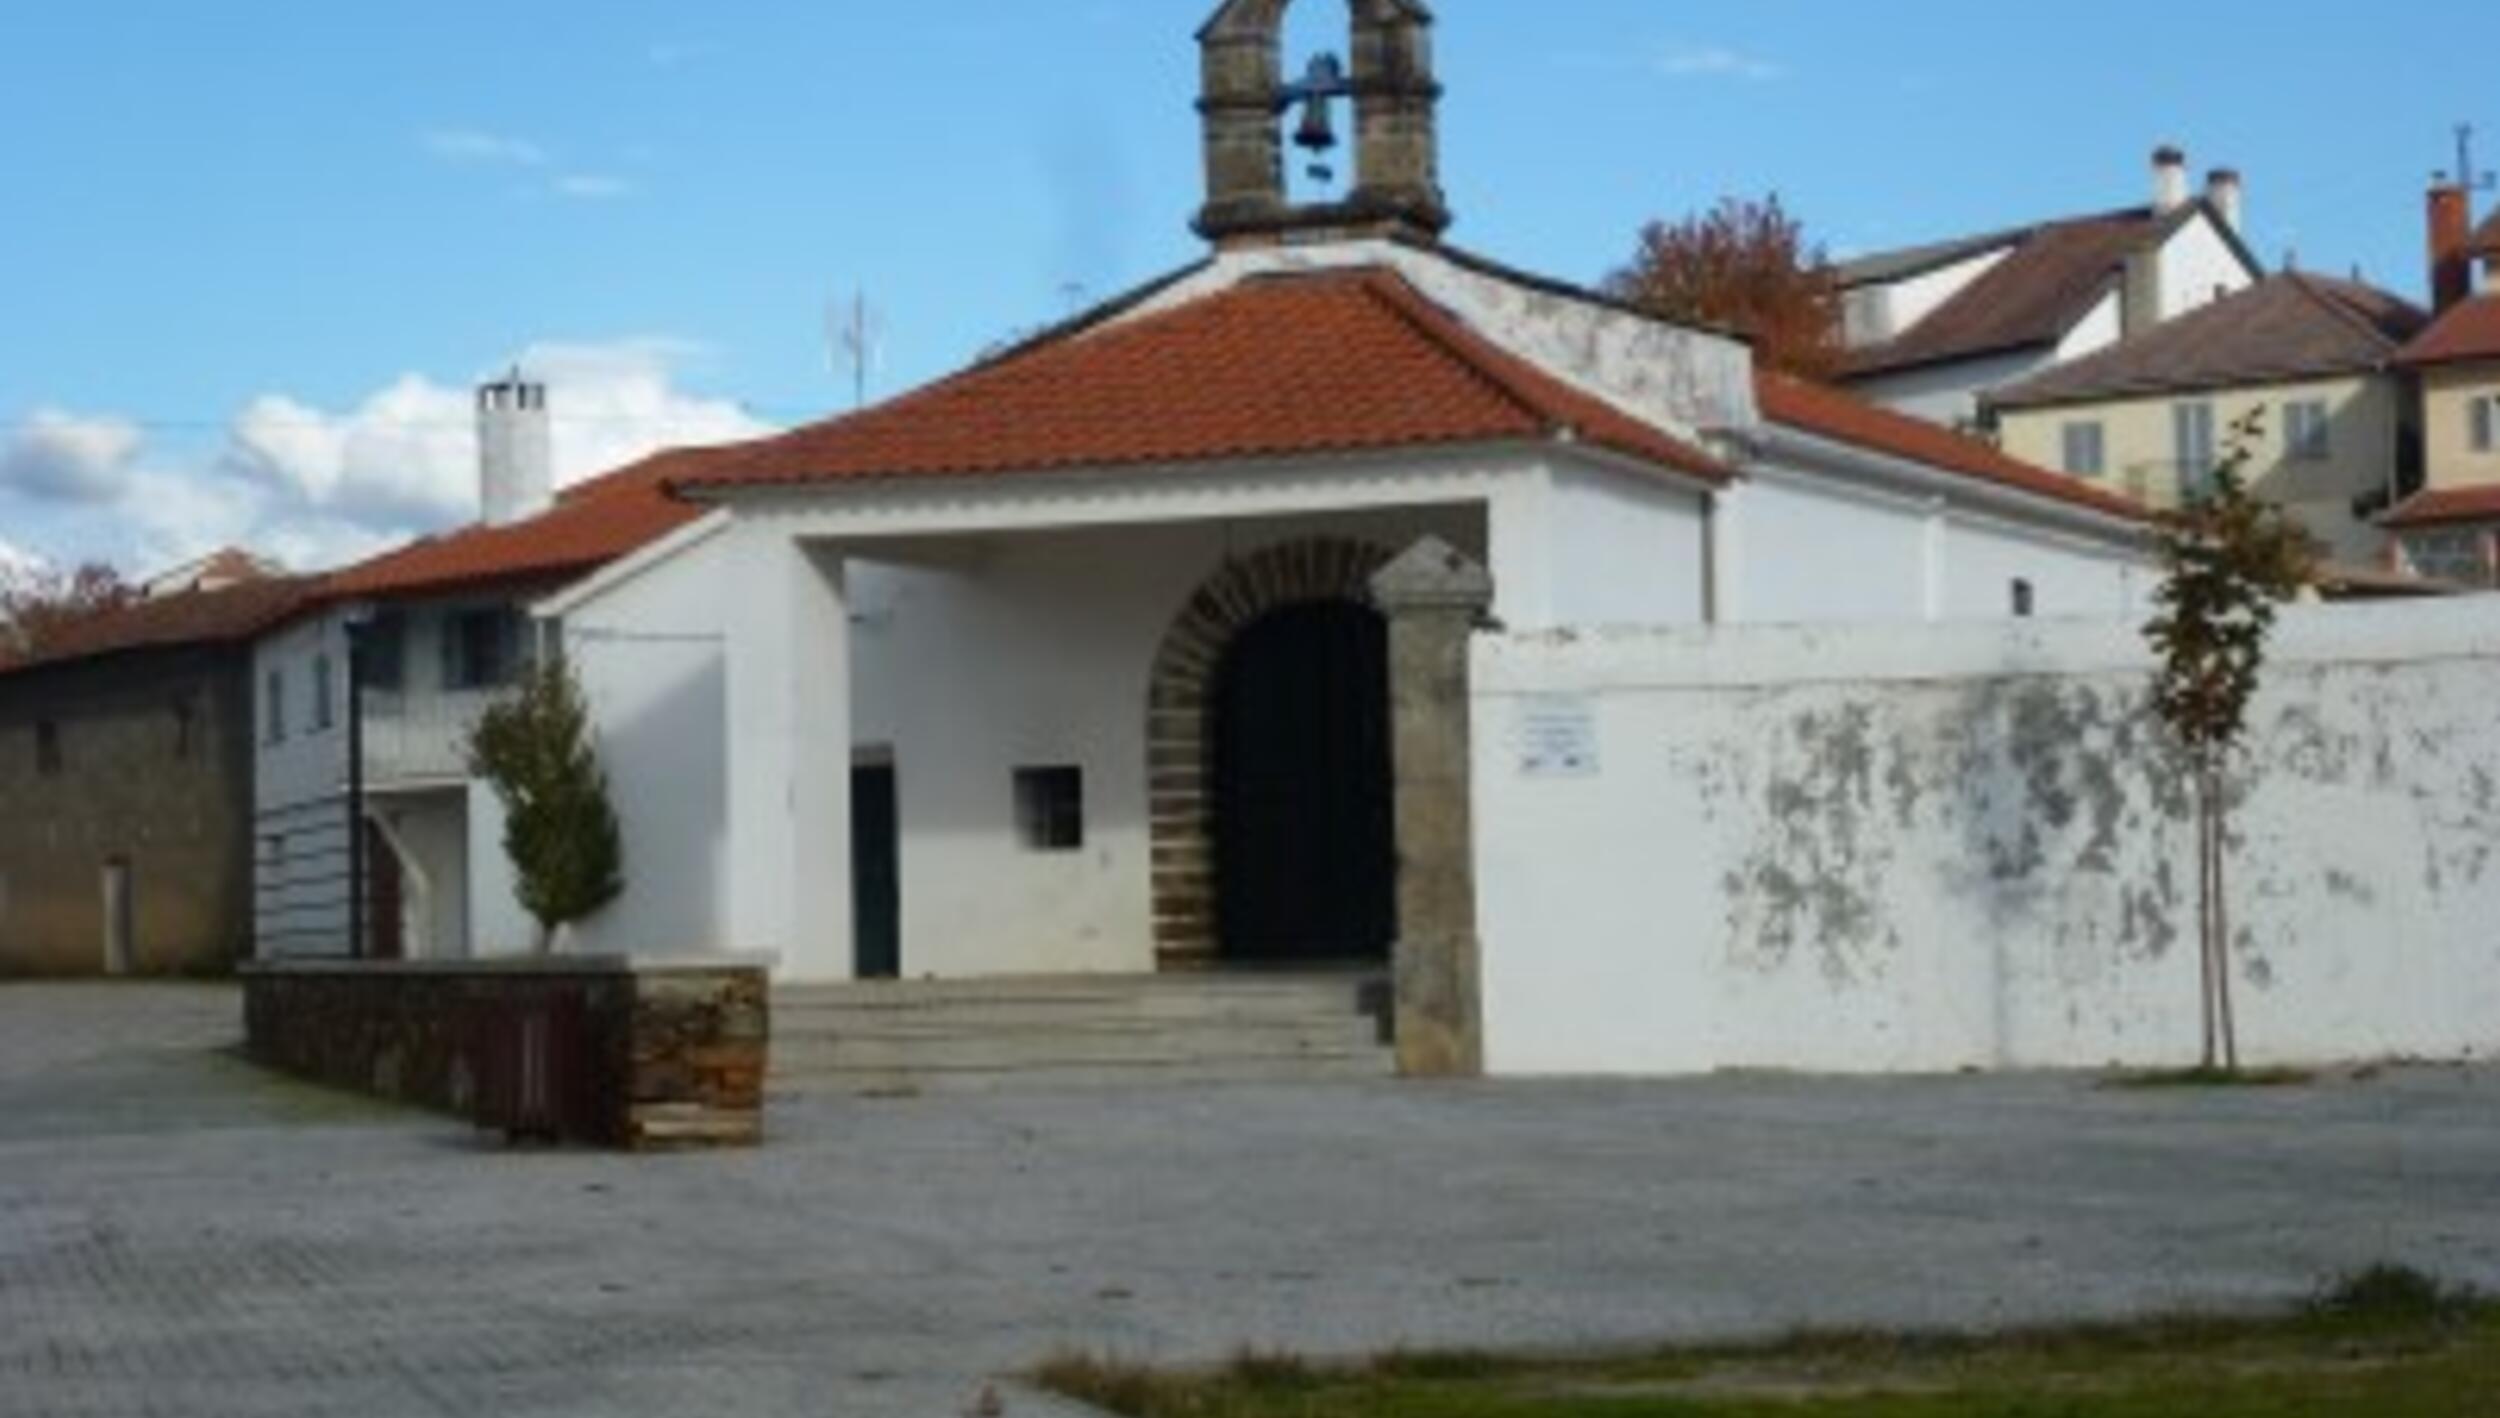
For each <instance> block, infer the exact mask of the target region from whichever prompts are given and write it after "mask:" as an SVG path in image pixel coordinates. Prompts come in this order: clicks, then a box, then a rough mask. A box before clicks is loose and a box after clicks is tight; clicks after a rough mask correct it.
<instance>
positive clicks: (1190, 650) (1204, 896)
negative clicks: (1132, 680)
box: [1146, 537, 1394, 970]
mask: <svg viewBox="0 0 2500 1418" xmlns="http://www.w3.org/2000/svg"><path fill="white" fill-rule="evenodd" d="M1393 556H1394V553H1392V552H1390V551H1389V550H1387V549H1386V548H1383V547H1380V546H1377V545H1374V544H1372V543H1369V542H1363V541H1357V540H1354V539H1352V538H1346V537H1310V538H1302V539H1297V540H1294V541H1289V542H1280V543H1278V544H1276V545H1274V546H1270V547H1265V548H1262V549H1260V550H1258V551H1256V552H1252V553H1251V554H1249V555H1247V556H1243V557H1237V558H1234V559H1231V560H1228V561H1227V562H1225V564H1224V565H1223V566H1222V567H1221V568H1219V569H1218V570H1217V571H1216V573H1215V574H1214V575H1212V576H1210V577H1208V578H1207V580H1206V581H1205V582H1204V583H1202V584H1201V585H1200V586H1199V587H1198V589H1197V591H1196V592H1195V593H1193V594H1192V595H1191V596H1190V598H1189V601H1188V603H1187V604H1186V605H1184V606H1183V607H1182V608H1181V611H1180V614H1179V615H1177V616H1175V617H1174V618H1173V621H1172V625H1171V628H1170V629H1169V630H1168V631H1166V632H1165V633H1164V637H1163V643H1162V646H1161V647H1160V648H1159V649H1158V650H1157V651H1156V652H1155V658H1154V668H1153V670H1152V672H1151V674H1150V675H1149V677H1148V679H1147V682H1146V785H1147V786H1146V794H1147V804H1148V832H1147V836H1148V840H1149V843H1150V846H1151V849H1152V853H1153V878H1154V941H1155V959H1156V963H1157V965H1158V966H1159V967H1160V968H1162V969H1164V970H1192V969H1204V968H1207V967H1209V966H1212V965H1213V964H1214V963H1215V961H1216V958H1217V954H1218V950H1219V942H1218V941H1217V939H1216V895H1215V893H1216V889H1217V887H1216V880H1215V773H1214V762H1213V751H1214V736H1213V725H1212V723H1211V718H1212V714H1211V711H1212V709H1213V707H1214V702H1215V677H1216V672H1217V671H1218V670H1219V669H1221V668H1222V667H1223V663H1224V653H1225V650H1226V648H1227V647H1228V646H1230V645H1231V643H1232V640H1233V637H1234V636H1235V635H1238V634H1239V633H1240V632H1241V631H1242V630H1243V629H1244V628H1246V627H1248V626H1250V625H1251V624H1253V623H1255V622H1256V621H1258V620H1259V619H1260V618H1262V617H1264V616H1266V615H1267V614H1269V613H1270V612H1272V611H1278V610H1282V609H1284V608H1286V607H1288V606H1297V605H1308V604H1311V603H1313V602H1317V601H1353V602H1357V603H1360V604H1363V605H1369V604H1370V603H1371V578H1372V575H1373V573H1375V572H1377V571H1379V570H1380V569H1381V568H1382V567H1383V566H1386V565H1387V564H1388V563H1389V561H1390V560H1391V559H1392V557H1393Z"/></svg>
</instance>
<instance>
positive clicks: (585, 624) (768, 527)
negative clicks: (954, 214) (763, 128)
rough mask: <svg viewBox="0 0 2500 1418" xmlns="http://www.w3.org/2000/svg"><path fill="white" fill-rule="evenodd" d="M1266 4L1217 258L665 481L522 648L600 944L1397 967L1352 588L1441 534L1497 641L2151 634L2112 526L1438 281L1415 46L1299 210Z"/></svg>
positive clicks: (2065, 493)
mask: <svg viewBox="0 0 2500 1418" xmlns="http://www.w3.org/2000/svg"><path fill="white" fill-rule="evenodd" d="M1280 8H1281V7H1280V6H1277V5H1273V4H1270V5H1259V4H1245V3H1236V4H1232V5H1228V6H1226V7H1225V9H1224V10H1223V12H1222V13H1220V14H1219V15H1218V16H1217V17H1216V19H1215V20H1214V21H1213V23H1212V24H1211V25H1210V26H1209V27H1208V29H1207V31H1206V32H1205V35H1204V37H1203V43H1204V45H1205V48H1206V64H1207V76H1208V94H1207V103H1206V105H1205V111H1206V113H1207V119H1206V122H1207V130H1208V131H1207V149H1208V170H1209V180H1210V195H1209V201H1208V205H1207V207H1206V208H1205V210H1204V212H1203V213H1202V214H1201V215H1200V217H1199V220H1198V226H1199V229H1200V231H1201V232H1202V233H1203V234H1205V235H1206V236H1207V237H1208V238H1209V240H1210V242H1211V244H1212V246H1213V253H1212V255H1211V257H1210V258H1209V259H1208V260H1207V261H1205V262H1204V263H1203V264H1201V265H1198V266H1196V267H1194V268H1192V269H1189V270H1186V271H1183V272H1181V273H1178V274H1176V275H1174V276H1172V277H1169V278H1167V279H1164V280H1161V281H1158V282H1155V283H1153V284H1151V285H1149V286H1148V287H1146V288H1144V289H1143V290H1141V291H1138V292H1136V293H1134V294H1132V295H1130V296H1128V297H1126V298H1124V299H1122V300H1119V301H1116V302H1113V303H1112V304H1110V305H1108V306H1106V307H1104V308H1102V309H1100V310H1097V311H1095V312H1093V313H1091V314H1089V315H1087V316H1084V317H1082V318H1080V319H1078V320H1075V321H1073V322H1071V323H1069V324H1067V325H1065V326H1063V327H1061V328H1058V329H1054V330H1051V331H1049V332H1047V333H1045V334H1043V335H1041V336H1039V337H1038V338H1035V339H1032V340H1030V341H1028V342H1026V343H1024V344H1023V345H1021V346H1019V347H1017V348H1014V349H1011V350H1009V351H1007V352H1005V353H1003V354H1000V355H998V356H996V357H994V358H991V359H989V360H986V361H984V362H983V363H981V364H978V365H976V366H974V367H972V368H970V369H967V370H965V371H963V372H961V373H959V374H956V375H954V376H952V377H951V378H948V379H945V380H942V381H940V382H938V383H936V384H934V385H931V386H929V387H927V388H924V389H922V390H919V391H917V392H915V393H911V394H908V395H905V396H903V397H901V398H898V399H895V400H894V401H892V402H890V403H887V404H884V405H882V406H880V407H875V408H872V409H869V410H867V411H865V412H862V413H859V414H856V415H853V416H850V417H846V418H840V419H835V420H833V421H830V422H827V423H823V424H818V425H814V426H810V427H805V428H801V429H798V430H796V431H794V432H791V433H789V434H786V435H783V436H780V437H777V438H773V439H769V440H766V441H763V442H759V443H754V444H749V445H743V446H738V447H734V448H728V449H721V450H715V451H710V452H706V453H704V454H702V455H699V456H697V457H694V458H692V459H691V460H690V467H691V470H690V471H688V472H686V473H684V474H683V475H682V476H680V477H678V478H677V479H675V480H674V482H673V484H672V488H673V491H674V492H675V494H676V495H677V496H678V497H680V498H682V499H685V500H687V501H688V502H690V503H692V504H694V505H696V506H699V507H701V508H703V509H706V515H704V516H703V517H701V519H700V520H698V521H694V522H691V523H689V524H688V525H686V526H684V527H683V528H681V529H678V530H677V531H675V532H674V533H673V534H671V535H669V536H667V537H666V538H664V539H661V540H658V541H654V542H652V543H651V544H649V545H647V546H646V547H644V548H642V549H641V550H639V551H638V552H636V553H634V554H632V555H629V556H626V557H623V558H622V559H620V560H618V561H616V562H614V563H612V564H610V565H609V566H607V567H606V568H604V569H603V570H601V571H599V572H598V573H596V574H594V575H591V576H589V577H587V578H585V579H583V580H582V581H580V582H579V583H577V584H575V585H573V586H571V587H569V588H567V589H566V590H564V591H562V592H561V593H559V594H557V595H554V596H552V597H550V598H548V599H546V600H543V601H541V602H540V603H538V605H537V606H536V607H535V611H536V613H537V614H538V615H539V616H540V617H541V618H542V619H543V620H544V621H545V622H546V623H547V624H548V625H549V626H551V627H554V628H555V631H554V633H555V634H556V636H557V637H558V638H559V639H560V640H561V643H562V645H563V647H564V653H565V654H566V656H567V657H568V658H569V660H570V662H571V663H572V664H573V665H574V666H575V667H576V669H577V670H578V672H579V674H580V676H581V678H582V680H583V682H584V683H585V685H586V687H587V689H588V691H589V694H590V696H591V698H592V700H593V702H594V703H595V704H596V706H597V708H598V713H599V731H600V737H601V746H602V749H603V751H604V753H605V756H606V760H607V763H608V765H609V769H610V772H611V774H612V775H613V780H614V788H615V792H616V796H617V801H618V806H619V809H620V812H621V814H622V817H623V820H624V824H625V833H626V853H627V859H628V862H629V884H628V887H627V892H626V895H625V897H624V898H623V899H622V900H621V901H620V902H618V903H617V904H616V905H615V906H614V907H612V908H611V909H609V910H607V911H606V912H604V913H602V914H601V915H600V916H599V917H598V918H597V919H595V920H593V921H592V922H590V923H588V924H587V925H586V926H585V927H584V929H583V931H582V936H581V940H582V944H583V947H584V948H585V949H591V950H604V951H618V952H629V953H634V952H683V951H686V950H689V949H739V950H748V951H763V952H769V953H771V954H772V955H774V956H775V957H777V958H778V960H779V962H780V968H781V971H782V972H783V974H784V976H785V977H786V978H789V979H793V980H803V981H835V980H845V979H851V978H854V977H857V976H863V975H891V974H901V975H906V976H910V977H915V978H918V977H965V976H983V975H1033V974H1048V973H1057V972H1104V973H1131V972H1146V971H1154V970H1157V969H1166V970H1169V969H1192V970H1194V969H1203V968H1207V967H1209V966H1230V965H1239V966H1270V965H1280V964H1308V963H1315V962H1324V961H1342V960H1375V961H1377V960H1383V959H1385V958H1386V957H1387V955H1388V953H1389V952H1390V949H1391V947H1392V944H1393V941H1394V939H1395V937H1396V933H1397V920H1396V910H1395V894H1396V892H1395V880H1396V877H1397V872H1398V868H1397V849H1396V843H1395V841H1394V840H1393V837H1394V833H1393V827H1392V820H1391V819H1392V809H1391V788H1390V783H1391V774H1392V768H1391V761H1390V756H1391V738H1392V735H1391V732H1390V723H1389V718H1390V707H1389V702H1388V695H1387V693H1386V685H1387V677H1388V668H1387V663H1386V656H1387V653H1388V638H1387V635H1386V632H1385V629H1384V622H1383V618H1382V616H1381V614H1380V613H1379V611H1378V610H1377V609H1375V608H1374V607H1373V606H1372V605H1371V604H1370V596H1369V592H1368V589H1367V588H1368V585H1369V582H1370V579H1371V578H1372V576H1373V575H1374V573H1376V572H1377V571H1379V570H1380V569H1381V568H1382V566H1383V565H1385V564H1386V563H1388V562H1389V561H1390V560H1391V559H1392V558H1394V557H1396V556H1397V555H1398V554H1400V553H1401V552H1403V551H1405V550H1406V549H1407V548H1409V547H1410V546H1413V545H1414V544H1416V543H1417V542H1418V541H1419V540H1421V539H1424V538H1437V539H1439V541H1440V542H1442V543H1445V544H1447V545H1448V546H1449V547H1452V548H1455V549H1456V550H1457V551H1458V552H1460V553H1462V554H1463V555H1464V556H1465V557H1467V558H1469V559H1471V560H1472V561H1474V562H1476V563H1478V564H1480V565H1481V566H1482V568H1484V570H1485V571H1486V572H1488V573H1489V575H1490V578H1491V584H1492V600H1491V605H1490V608H1489V623H1492V624H1498V625H1499V626H1501V627H1503V628H1506V629H1508V630H1510V631H1513V632H1525V631H1536V630H1548V629H1551V630H1561V629H1564V628H1568V627H1597V626H1611V625H1650V626H1699V625H1707V624H1714V623H1737V622H1746V623H1820V624H1854V623H1876V622H1914V623H1915V622H1941V621H1953V620H2004V619H2009V618H2014V617H2022V616H2041V617H2055V616H2094V617H2116V616H2123V615H2130V614H2133V613H2135V612H2136V611H2137V610H2138V609H2139V608H2140V607H2141V606H2142V605H2143V604H2144V603H2145V597H2146V594H2147V592H2148V589H2149V586H2150V583H2151V579H2152V577H2151V573H2150V571H2149V569H2148V566H2147V562H2146V551H2145V545H2144V540H2145V539H2144V527H2143V525H2142V521H2141V518H2140V515H2139V514H2138V513H2137V512H2136V510H2135V509H2134V508H2133V507H2132V506H2131V505H2129V504H2126V503H2124V502H2121V501H2118V500H2116V499H2114V498H2111V497H2108V496H2106V495H2103V494H2100V493H2097V492H2094V491H2092V490H2090V489H2086V488H2083V487H2081V486H2079V485H2077V484H2075V483H2073V482H2071V481H2069V480H2066V479H2062V478H2059V477H2057V476H2056V475H2054V474H2050V473H2047V472H2045V471H2042V470H2038V469H2034V468H2030V467H2027V466H2025V465H2021V464H2018V463H2015V462H2013V461H2012V460H2010V459H2007V458H2005V457H2003V456H2001V455H2000V454H1998V453H1997V452H1995V451H1994V450H1993V449H1990V448H1988V447H1986V446H1985V445H1983V444H1980V443H1977V442H1975V441H1971V440H1967V439H1963V438H1960V437H1958V436H1955V435H1952V434H1950V433H1948V432H1946V431H1943V430H1939V429H1936V428H1934V427H1932V426H1929V425H1925V424H1922V423H1918V422H1916V421H1913V420H1910V419H1908V418H1904V417H1901V416H1898V415H1891V414H1887V413H1884V412H1881V411H1879V410H1876V409H1874V408H1872V407H1871V406H1868V405H1865V404H1863V403H1860V402H1859V401H1857V400H1855V399H1852V398H1851V397H1849V396H1847V395H1844V394H1841V393H1839V392H1837V391H1833V390H1829V389H1823V388H1818V387H1813V386H1809V385H1805V384H1802V383H1799V382H1797V381H1792V380H1788V379H1785V378H1782V377H1778V376H1774V375H1770V374H1766V373H1763V372H1761V371H1758V370H1756V369H1755V367H1754V365H1753V362H1752V359H1751V357H1750V352H1749V350H1748V349H1747V347H1746V345H1745V344H1744V343H1743V342H1742V341H1740V340H1738V339H1735V338H1731V337H1729V336H1727V335H1725V334H1723V333H1719V332H1715V331H1710V330H1702V329H1693V328H1686V327H1681V326H1677V325H1673V324H1669V323H1665V322H1662V321H1659V320H1656V319H1653V318H1650V317H1648V316H1646V315H1643V314H1641V313H1639V312H1637V311H1634V310H1631V309H1628V308H1625V307H1623V306H1621V305H1619V304H1616V303H1614V302H1612V301H1609V300H1607V299H1604V298H1601V297H1599V296H1596V295H1593V294H1590V293H1588V292H1585V291H1582V290H1578V289H1575V288H1572V287H1569V286H1565V285H1562V284H1558V283H1556V282H1552V281H1548V280H1543V279H1539V278H1536V277H1531V276H1527V275H1523V274H1520V273H1517V272H1513V271H1510V270H1506V269H1504V268H1502V267H1499V266H1497V265H1494V264H1492V263H1489V262H1486V261H1484V260H1481V259H1479V258H1475V257H1472V256H1469V255H1467V254H1464V253H1462V252H1460V251H1457V250H1455V249H1452V248H1450V247H1448V246H1447V245H1445V244H1443V243H1442V241H1441V240H1440V236H1441V232H1442V230H1443V228H1444V227H1445V226H1446V225H1447V224H1448V215H1447V213H1446V211H1445V210H1444V207H1443V202H1442V196H1441V191H1440V187H1439V183H1438V179H1437V169H1436V161H1437V157H1436V148H1435V140H1434V103H1435V98H1436V96H1437V94H1438V92H1439V90H1438V87H1437V85H1436V83H1435V82H1434V79H1433V76H1432V72H1431V67H1430V52H1429V44H1428V26H1429V22H1430V17H1429V16H1428V14H1426V12H1425V11H1424V9H1423V7H1422V6H1420V5H1416V4H1411V3H1379V4H1371V3H1366V4H1359V5H1357V6H1355V7H1354V9H1355V12H1356V22H1355V33H1354V37H1353V53H1354V56H1355V59H1354V65H1353V75H1352V83H1351V85H1350V92H1351V94H1352V96H1353V97H1352V102H1353V105H1354V109H1355V116H1356V127H1357V130H1358V132H1357V152H1356V178H1355V182H1354V184H1353V187H1352V190H1351V192H1350V193H1349V194H1348V195H1347V196H1346V197H1345V198H1344V199H1343V200H1341V201H1336V202H1330V203H1324V204H1320V205H1317V206H1310V205H1304V206H1296V205H1292V204H1289V203H1288V202H1287V201H1286V200H1285V197H1284V186H1283V181H1282V176H1281V163H1280V151H1281V117H1280V115H1281V114H1282V112H1283V107H1282V104H1281V103H1280V101H1279V99H1278V97H1277V95H1278V93H1279V92H1280V90H1279V89H1278V88H1277V76H1278V74H1279V73H1280V72H1281V70H1280V66H1279V49H1278V35H1277V28H1276V24H1277V18H1278V16H1277V13H1276V12H1277V11H1278V10H1279V9H1280ZM1305 101H1306V102H1310V101H1316V102H1325V101H1326V98H1325V96H1317V97H1308V98H1306V99H1305Z"/></svg>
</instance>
